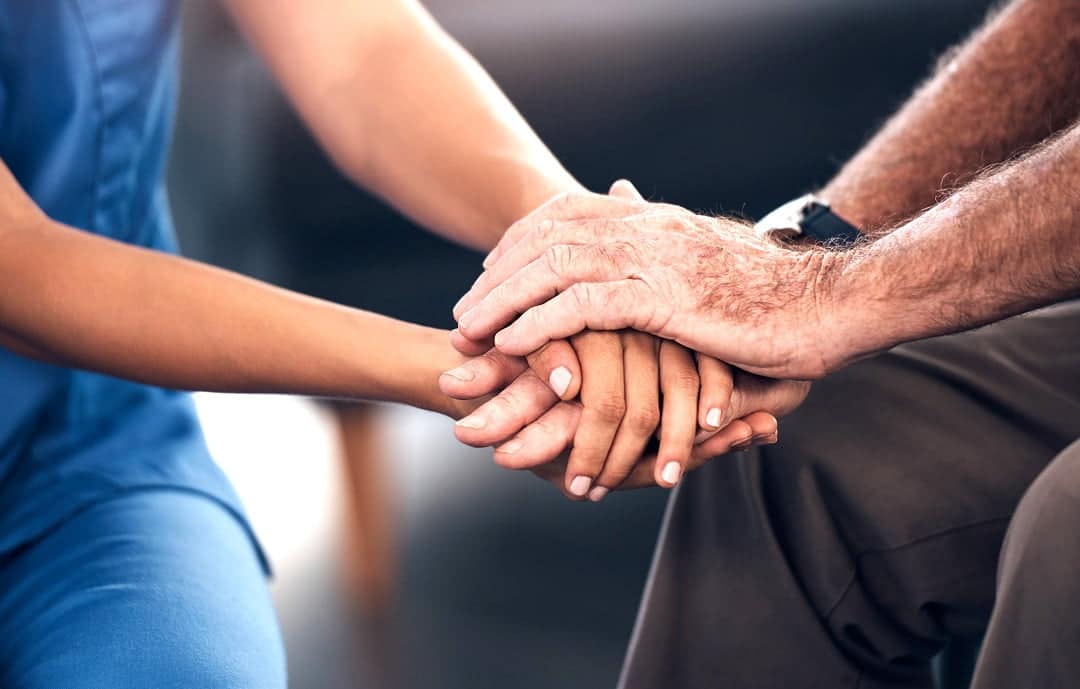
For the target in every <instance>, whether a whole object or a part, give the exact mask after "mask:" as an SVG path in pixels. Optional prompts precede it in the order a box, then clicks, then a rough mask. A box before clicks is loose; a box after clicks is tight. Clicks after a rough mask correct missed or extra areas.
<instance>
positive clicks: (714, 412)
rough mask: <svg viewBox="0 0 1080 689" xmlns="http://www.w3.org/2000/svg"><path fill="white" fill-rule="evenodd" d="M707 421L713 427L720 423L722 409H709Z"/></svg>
mask: <svg viewBox="0 0 1080 689" xmlns="http://www.w3.org/2000/svg"><path fill="white" fill-rule="evenodd" d="M705 423H707V424H709V425H710V426H712V427H713V428H716V427H717V426H719V425H720V410H719V409H717V408H716V407H713V408H712V409H710V410H709V413H708V414H706V415H705Z"/></svg>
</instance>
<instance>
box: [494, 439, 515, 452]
mask: <svg viewBox="0 0 1080 689" xmlns="http://www.w3.org/2000/svg"><path fill="white" fill-rule="evenodd" d="M520 449H521V441H520V440H511V441H510V442H508V443H506V444H505V445H502V446H501V447H499V448H498V449H497V450H495V451H496V452H498V453H500V454H504V455H512V454H514V453H515V452H517V451H518V450H520Z"/></svg>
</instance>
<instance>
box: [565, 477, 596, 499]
mask: <svg viewBox="0 0 1080 689" xmlns="http://www.w3.org/2000/svg"><path fill="white" fill-rule="evenodd" d="M591 484H592V479H591V478H589V477H588V476H575V477H574V480H573V481H571V482H570V493H571V494H573V495H576V496H578V497H579V498H583V497H585V494H586V493H588V492H589V485H591Z"/></svg>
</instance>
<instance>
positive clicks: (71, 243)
mask: <svg viewBox="0 0 1080 689" xmlns="http://www.w3.org/2000/svg"><path fill="white" fill-rule="evenodd" d="M0 282H2V283H3V285H4V286H3V289H0V332H3V333H4V338H3V339H2V340H0V342H3V343H5V344H9V345H14V349H15V351H17V352H19V353H22V354H25V355H29V356H32V357H34V358H39V359H44V360H46V361H49V362H51V363H58V364H63V365H67V366H72V367H77V368H85V369H89V370H94V371H99V372H102V373H107V374H110V375H114V376H118V377H122V378H127V379H131V380H136V381H140V382H145V383H149V384H154V385H161V386H165V387H171V388H179V389H190V390H212V391H222V392H273V393H295V394H308V395H317V396H330V397H347V398H364V399H376V400H385V401H395V402H405V403H408V404H412V405H416V406H422V407H425V408H429V409H435V410H437V411H442V412H449V411H450V408H449V402H448V401H447V400H445V398H444V397H443V396H442V395H441V394H440V393H439V391H438V389H437V380H438V375H439V373H440V372H441V371H442V370H445V368H446V366H447V365H456V364H457V363H458V362H459V361H461V357H460V356H459V355H457V354H456V353H455V352H454V351H453V350H452V349H451V347H450V346H449V344H448V343H447V341H446V334H445V332H443V331H439V330H433V329H429V328H422V327H420V326H414V325H409V324H406V323H402V322H399V321H394V320H392V319H389V318H384V317H382V316H377V315H374V314H370V313H366V312H361V311H356V310H353V309H347V308H344V307H340V306H337V305H334V304H330V303H327V302H323V301H319V300H316V299H311V298H308V297H304V296H301V295H297V294H294V293H291V292H287V291H285V290H280V289H277V288H274V287H271V286H269V285H265V284H263V283H260V282H257V281H255V280H251V279H248V278H244V277H241V276H239V275H235V274H232V273H228V272H226V271H222V270H218V269H215V268H211V267H209V266H205V265H202V264H198V263H195V262H192V261H186V260H184V259H181V258H178V257H175V256H170V255H166V254H161V253H157V252H153V251H149V250H145V249H140V248H137V247H132V246H128V245H125V244H121V243H118V242H114V241H111V240H108V239H104V238H101V237H98V236H94V235H90V234H87V233H84V232H80V231H78V230H74V229H71V228H68V227H64V226H62V225H58V224H56V223H52V222H51V221H48V220H47V219H45V218H42V220H41V221H40V222H36V223H33V224H29V225H27V224H23V225H18V226H12V225H11V224H10V223H5V227H4V228H3V230H2V231H0Z"/></svg>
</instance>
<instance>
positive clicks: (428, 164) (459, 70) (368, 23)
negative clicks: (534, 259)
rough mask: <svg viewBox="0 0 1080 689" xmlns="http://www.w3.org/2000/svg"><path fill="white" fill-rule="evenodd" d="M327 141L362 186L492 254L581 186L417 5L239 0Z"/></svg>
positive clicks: (408, 0)
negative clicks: (530, 217) (524, 221)
mask: <svg viewBox="0 0 1080 689" xmlns="http://www.w3.org/2000/svg"><path fill="white" fill-rule="evenodd" d="M229 5H230V7H231V9H232V11H233V14H234V15H235V16H236V17H237V19H238V21H239V23H240V24H241V26H242V27H243V28H244V30H245V32H246V33H247V34H248V36H249V37H251V39H252V41H253V42H254V43H255V44H256V45H257V46H258V47H259V49H260V52H261V53H262V54H263V55H264V56H265V57H266V59H267V61H268V62H269V64H270V65H271V67H272V69H273V71H274V72H275V74H276V75H277V76H278V78H279V79H280V80H281V82H282V84H283V85H284V87H285V90H286V91H287V92H288V94H289V96H290V99H291V100H292V101H293V103H294V104H295V105H296V106H297V108H298V110H299V111H300V113H301V114H302V115H303V117H304V119H305V121H306V122H307V124H308V125H309V126H310V127H311V128H312V130H313V131H314V133H315V134H316V136H317V137H318V138H319V140H320V141H321V143H322V145H323V147H324V148H325V149H326V150H327V151H328V152H329V153H330V155H331V156H332V157H333V158H334V160H335V161H336V162H337V164H338V166H339V167H340V168H341V169H342V170H343V171H344V172H345V173H346V174H348V175H349V176H350V177H351V178H352V179H353V180H355V181H356V182H357V183H358V184H360V185H362V186H364V187H365V188H367V189H370V190H371V191H373V192H375V193H377V194H379V195H380V196H382V197H383V198H385V199H387V200H388V201H389V202H390V203H392V204H393V205H394V206H395V207H397V208H398V209H399V210H401V211H402V212H404V213H405V214H407V215H409V216H411V217H412V218H413V219H415V220H417V221H418V222H420V223H421V224H423V225H425V226H427V227H429V228H431V229H433V230H435V231H438V232H440V233H442V234H444V235H446V236H448V237H449V238H451V239H454V240H455V241H458V242H461V243H464V244H468V245H471V246H473V247H475V248H479V249H490V248H491V247H492V246H494V245H495V242H496V241H498V239H499V237H501V236H502V233H503V232H504V231H505V230H506V228H507V227H509V226H510V225H511V224H512V223H513V222H515V221H516V220H518V219H519V218H521V217H522V216H524V215H525V214H527V213H528V212H529V211H531V210H533V209H534V208H536V207H537V206H539V205H540V204H542V203H543V202H544V201H546V200H548V199H549V198H551V197H552V196H554V195H556V194H558V193H560V192H564V191H569V190H579V189H580V186H579V185H578V183H577V182H576V181H575V180H574V179H573V177H571V175H570V174H569V173H568V172H567V171H566V170H565V168H563V166H562V165H561V164H560V163H559V161H558V160H557V159H556V158H555V157H554V156H553V155H552V154H551V152H550V151H549V150H548V148H547V147H546V146H545V145H544V144H543V142H541V141H540V139H539V138H538V137H537V136H536V134H535V133H534V132H533V131H532V129H531V128H530V127H529V125H528V124H527V123H526V122H525V120H524V119H523V118H522V117H521V115H520V114H519V113H518V112H517V110H516V109H515V108H514V106H513V105H512V104H511V103H510V101H509V100H508V99H507V98H506V96H505V95H504V94H503V93H502V92H501V91H500V90H499V88H498V86H496V85H495V83H494V82H493V81H492V80H491V78H490V77H489V76H488V75H487V73H485V72H484V70H483V68H481V67H480V65H479V64H477V62H476V61H475V60H474V59H473V58H472V57H471V56H470V55H469V54H468V53H466V52H465V51H464V50H462V48H461V47H460V46H459V45H458V44H457V43H456V42H455V41H454V40H453V39H452V38H451V37H450V36H448V35H447V34H446V32H444V31H443V30H442V28H441V27H439V25H438V24H437V23H436V22H435V21H434V20H433V19H432V18H431V16H430V15H429V14H428V13H427V12H426V11H425V10H424V8H423V7H422V6H421V5H420V4H419V3H418V2H416V1H415V0H366V1H365V2H354V3H342V2H338V1H337V0H306V1H305V2H302V3H300V2H293V1H292V0H230V2H229Z"/></svg>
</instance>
